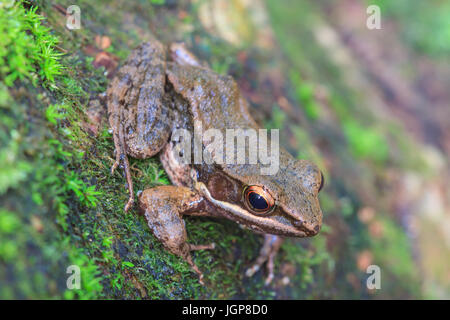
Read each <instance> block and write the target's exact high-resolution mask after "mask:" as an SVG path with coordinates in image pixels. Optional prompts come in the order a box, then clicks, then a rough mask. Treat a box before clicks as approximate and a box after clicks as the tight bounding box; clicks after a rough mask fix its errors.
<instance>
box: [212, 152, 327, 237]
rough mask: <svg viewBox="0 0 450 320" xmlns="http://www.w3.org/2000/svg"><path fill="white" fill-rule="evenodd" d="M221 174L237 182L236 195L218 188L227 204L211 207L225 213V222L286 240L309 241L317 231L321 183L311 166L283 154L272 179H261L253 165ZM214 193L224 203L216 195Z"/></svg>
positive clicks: (217, 193) (318, 229) (231, 168)
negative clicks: (232, 221)
mask: <svg viewBox="0 0 450 320" xmlns="http://www.w3.org/2000/svg"><path fill="white" fill-rule="evenodd" d="M225 171H226V173H227V175H228V176H231V177H232V178H233V179H235V181H236V180H237V182H238V185H237V186H236V185H235V187H234V189H236V190H237V191H236V192H235V193H236V195H235V196H234V197H231V196H230V193H228V192H229V191H230V190H231V189H232V188H229V187H224V188H221V189H222V190H223V191H225V192H227V193H228V196H227V198H228V201H227V202H226V201H216V203H215V204H216V205H218V206H219V207H222V208H223V209H225V211H226V216H227V217H228V218H229V219H232V220H236V221H239V222H240V223H241V224H243V225H245V226H246V227H248V228H250V229H253V230H256V231H260V232H264V233H271V234H277V235H283V236H290V237H309V236H314V235H316V234H317V233H318V232H319V231H320V228H321V225H322V211H321V209H320V205H319V199H318V194H319V191H320V190H321V189H322V187H323V183H324V179H323V175H322V173H321V171H320V170H319V168H318V167H317V166H316V165H315V164H313V163H312V162H310V161H307V160H298V159H294V158H293V157H292V156H290V155H289V154H287V152H285V151H284V152H282V153H281V154H280V167H279V170H278V172H277V173H275V174H273V175H261V174H260V171H259V168H258V166H257V165H256V166H255V165H242V166H239V165H233V166H228V167H227V168H226V169H225ZM218 184H219V183H218V182H217V181H216V182H215V186H216V187H217V185H218ZM214 193H215V195H218V198H222V199H225V198H223V197H221V196H220V195H219V193H220V192H217V191H216V192H214ZM223 193H224V192H222V194H223ZM231 193H232V192H231ZM238 193H239V194H238ZM232 198H234V199H232ZM210 200H214V199H210Z"/></svg>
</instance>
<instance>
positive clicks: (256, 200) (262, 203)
mask: <svg viewBox="0 0 450 320" xmlns="http://www.w3.org/2000/svg"><path fill="white" fill-rule="evenodd" d="M248 202H249V203H250V204H251V205H252V207H253V208H254V209H256V210H265V209H267V208H268V207H269V204H268V203H267V201H266V199H264V197H262V196H260V195H259V194H257V193H255V192H251V193H250V194H249V195H248Z"/></svg>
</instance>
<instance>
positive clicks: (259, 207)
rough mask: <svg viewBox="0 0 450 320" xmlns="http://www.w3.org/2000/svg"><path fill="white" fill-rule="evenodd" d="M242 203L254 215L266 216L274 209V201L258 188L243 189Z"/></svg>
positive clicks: (261, 188)
mask: <svg viewBox="0 0 450 320" xmlns="http://www.w3.org/2000/svg"><path fill="white" fill-rule="evenodd" d="M244 202H245V205H246V206H247V208H248V209H249V210H250V211H251V212H252V213H255V214H267V213H270V212H272V210H273V209H274V208H275V200H274V199H273V198H272V196H271V195H270V194H269V193H268V192H267V191H266V190H264V188H263V187H260V186H248V187H246V188H245V189H244Z"/></svg>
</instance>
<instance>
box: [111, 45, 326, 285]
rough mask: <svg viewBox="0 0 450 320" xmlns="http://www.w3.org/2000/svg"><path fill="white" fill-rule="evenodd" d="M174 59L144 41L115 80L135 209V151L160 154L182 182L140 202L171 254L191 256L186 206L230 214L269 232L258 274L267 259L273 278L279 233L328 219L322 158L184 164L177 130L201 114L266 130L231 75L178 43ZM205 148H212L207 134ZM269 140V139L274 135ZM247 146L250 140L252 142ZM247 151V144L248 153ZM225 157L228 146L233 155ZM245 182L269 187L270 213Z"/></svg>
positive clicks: (306, 230) (221, 125)
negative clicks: (317, 161)
mask: <svg viewBox="0 0 450 320" xmlns="http://www.w3.org/2000/svg"><path fill="white" fill-rule="evenodd" d="M170 53H171V57H172V59H171V60H170V61H167V60H166V56H165V49H164V48H163V46H162V45H161V44H160V43H159V42H157V41H152V42H147V43H143V44H142V45H141V46H139V47H138V48H137V49H136V50H135V51H133V53H132V54H131V55H130V57H129V58H128V59H127V61H126V62H125V64H124V65H123V66H122V68H121V69H120V70H119V72H118V74H117V75H116V77H115V78H114V80H113V81H112V83H111V85H110V87H109V89H108V111H109V121H110V125H111V128H112V129H113V131H114V143H115V146H116V162H115V164H114V165H113V168H112V170H114V169H115V168H116V167H117V166H118V165H119V164H120V163H122V165H123V167H124V170H125V173H126V179H127V183H128V188H129V192H130V198H129V201H128V203H127V205H126V207H125V210H128V209H129V208H130V207H131V205H132V204H133V200H134V194H133V184H132V180H131V174H130V170H129V165H128V159H127V155H130V156H132V157H137V158H148V157H151V156H153V155H155V154H157V153H159V154H160V159H161V162H162V164H163V166H164V169H165V170H166V172H167V174H168V175H169V177H170V179H171V181H172V183H173V184H174V186H170V187H158V188H153V189H148V190H145V191H144V192H142V193H141V194H140V196H139V203H140V208H141V210H142V212H143V213H144V215H145V217H146V219H147V221H148V225H149V227H150V229H151V230H152V232H153V233H154V234H155V236H156V237H157V238H158V239H159V240H160V241H161V242H162V243H163V244H164V246H165V247H166V248H167V249H168V250H169V251H170V252H172V253H174V254H176V255H179V256H181V257H182V258H184V259H185V260H186V261H187V262H188V263H189V264H190V265H191V266H192V268H193V269H194V270H195V271H196V272H197V273H198V274H199V276H200V279H201V278H202V274H201V272H200V271H199V270H198V268H197V267H196V266H195V264H194V263H193V262H192V258H191V255H190V250H192V249H199V248H210V246H200V247H195V248H194V247H192V246H191V245H189V244H187V243H186V231H185V228H184V222H183V220H182V218H181V217H182V215H184V214H187V215H209V216H216V217H226V218H228V219H230V220H233V221H236V222H237V223H239V224H241V225H243V226H245V227H247V228H249V229H252V230H254V231H256V232H259V233H263V234H271V235H268V236H266V240H265V244H264V246H263V249H262V250H261V255H260V258H259V259H258V260H257V263H256V265H255V266H254V267H253V268H250V269H249V271H248V272H247V275H252V274H253V273H254V272H255V271H256V270H257V269H259V267H260V265H261V264H262V263H264V262H265V261H266V260H267V261H268V264H267V267H268V269H269V276H268V278H267V279H268V280H271V279H272V278H273V257H274V255H275V253H276V251H277V250H278V249H279V247H280V244H281V240H280V239H281V238H279V237H277V236H274V235H278V236H291V237H307V236H313V235H315V234H317V233H318V232H319V230H320V227H321V223H322V212H321V210H320V206H319V201H318V197H317V196H318V192H319V191H320V190H319V189H320V185H321V184H322V176H321V173H320V171H319V169H318V168H317V166H316V165H314V164H313V163H311V162H309V161H305V160H297V159H294V158H293V157H292V156H291V155H290V154H289V153H287V152H286V151H285V150H283V149H280V158H279V163H280V168H279V170H278V172H277V173H275V174H274V175H261V173H260V172H261V171H260V168H261V164H260V163H258V164H253V165H250V164H242V165H239V164H219V163H213V164H206V163H201V164H181V163H179V162H178V161H177V157H175V154H177V153H179V152H184V150H182V149H180V148H181V146H182V144H180V143H179V142H178V141H174V139H170V137H171V133H172V132H173V130H174V129H176V128H185V129H188V130H189V131H190V132H192V131H193V126H194V122H195V121H200V122H201V124H202V127H203V131H205V130H207V129H211V128H214V129H217V130H220V131H221V132H222V134H223V136H224V137H225V132H226V129H237V128H241V129H249V128H251V129H258V126H257V124H256V123H255V121H254V120H253V119H252V117H251V115H250V113H249V111H248V107H247V102H246V101H245V99H244V98H243V97H242V95H241V93H240V91H239V88H238V86H237V84H236V82H235V81H234V80H233V79H232V78H231V77H230V76H223V75H219V74H216V73H214V72H213V71H211V70H210V69H209V68H208V67H207V66H205V65H202V64H201V63H200V62H199V61H198V60H197V59H196V58H195V56H193V55H192V54H191V53H189V52H188V51H186V50H185V49H184V47H182V46H180V45H172V46H171V48H170ZM202 143H203V144H202V147H203V151H204V150H205V148H206V147H207V143H206V142H205V141H203V142H202ZM268 143H269V144H270V139H269V142H268ZM247 147H248V146H247ZM246 154H247V156H248V152H246ZM224 156H225V154H224ZM246 186H260V187H263V188H264V190H266V191H267V192H268V193H269V194H270V195H271V197H272V198H273V200H274V203H275V204H276V206H275V208H274V209H273V210H271V211H270V214H267V215H256V214H254V213H252V211H251V210H250V209H249V208H248V204H247V203H246V202H245V201H244V199H243V196H242V195H243V190H244V188H245V187H246Z"/></svg>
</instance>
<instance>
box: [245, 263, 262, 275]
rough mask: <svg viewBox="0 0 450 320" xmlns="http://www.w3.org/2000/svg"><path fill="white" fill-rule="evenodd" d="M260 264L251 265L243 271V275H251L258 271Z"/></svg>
mask: <svg viewBox="0 0 450 320" xmlns="http://www.w3.org/2000/svg"><path fill="white" fill-rule="evenodd" d="M259 268H260V266H259V265H257V264H255V265H253V266H252V267H251V268H248V269H247V271H245V276H246V277H253V275H254V274H255V273H256V272H258V270H259Z"/></svg>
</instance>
